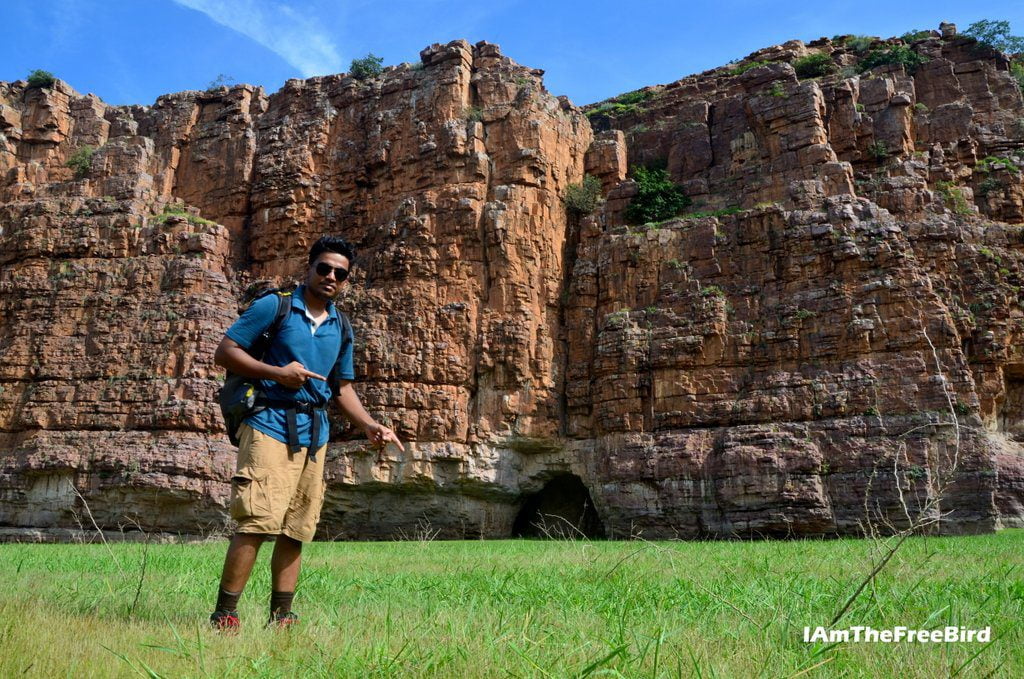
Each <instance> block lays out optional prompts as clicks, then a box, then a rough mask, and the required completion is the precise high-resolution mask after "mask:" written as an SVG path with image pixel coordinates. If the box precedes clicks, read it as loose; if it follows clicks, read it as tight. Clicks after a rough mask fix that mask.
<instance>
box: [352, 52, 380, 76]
mask: <svg viewBox="0 0 1024 679" xmlns="http://www.w3.org/2000/svg"><path fill="white" fill-rule="evenodd" d="M383 72H384V57H378V56H376V55H375V54H374V53H373V52H370V53H369V54H367V55H366V56H365V57H363V58H362V59H353V60H352V65H351V66H349V67H348V74H349V75H350V76H352V77H353V78H355V79H356V80H366V79H367V78H376V77H377V76H378V75H380V74H381V73H383Z"/></svg>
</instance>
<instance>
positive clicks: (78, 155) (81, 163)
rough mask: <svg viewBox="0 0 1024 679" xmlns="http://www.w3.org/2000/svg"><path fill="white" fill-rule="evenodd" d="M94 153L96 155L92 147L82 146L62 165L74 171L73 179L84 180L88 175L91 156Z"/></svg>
mask: <svg viewBox="0 0 1024 679" xmlns="http://www.w3.org/2000/svg"><path fill="white" fill-rule="evenodd" d="M94 153H96V149H94V148H93V147H92V146H82V147H80V148H79V149H78V150H76V151H75V152H74V153H72V154H71V157H70V158H68V162H66V163H64V164H65V165H66V166H67V167H70V168H71V169H72V170H74V171H75V179H84V178H85V175H87V174H89V168H90V167H91V166H92V154H94Z"/></svg>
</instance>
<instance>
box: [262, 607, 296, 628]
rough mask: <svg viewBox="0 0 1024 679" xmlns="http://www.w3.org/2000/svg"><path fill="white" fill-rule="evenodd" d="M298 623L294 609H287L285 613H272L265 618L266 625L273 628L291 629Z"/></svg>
mask: <svg viewBox="0 0 1024 679" xmlns="http://www.w3.org/2000/svg"><path fill="white" fill-rule="evenodd" d="M298 624H299V616H298V615H297V614H296V613H295V611H288V612H287V613H274V614H272V615H271V616H270V619H269V620H267V627H273V628H275V629H292V628H293V627H295V626H296V625H298Z"/></svg>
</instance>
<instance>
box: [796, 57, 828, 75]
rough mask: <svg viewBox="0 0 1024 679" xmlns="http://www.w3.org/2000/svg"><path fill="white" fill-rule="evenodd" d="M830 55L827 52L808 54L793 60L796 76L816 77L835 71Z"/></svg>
mask: <svg viewBox="0 0 1024 679" xmlns="http://www.w3.org/2000/svg"><path fill="white" fill-rule="evenodd" d="M836 69H837V67H836V65H835V63H834V62H833V61H832V57H831V56H829V55H827V54H810V55H808V56H806V57H802V58H800V59H797V60H796V61H794V62H793V70H795V71H796V75H797V77H798V78H817V77H819V76H823V75H828V74H829V73H835V72H836Z"/></svg>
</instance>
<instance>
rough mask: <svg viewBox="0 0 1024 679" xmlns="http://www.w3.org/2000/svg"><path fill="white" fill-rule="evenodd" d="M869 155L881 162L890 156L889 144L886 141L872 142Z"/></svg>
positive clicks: (869, 146) (869, 145)
mask: <svg viewBox="0 0 1024 679" xmlns="http://www.w3.org/2000/svg"><path fill="white" fill-rule="evenodd" d="M868 155H869V156H871V157H872V158H873V159H874V160H875V161H876V162H881V161H883V160H885V159H886V158H888V157H889V146H888V145H887V144H886V143H885V142H884V141H876V142H872V143H870V144H868Z"/></svg>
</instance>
